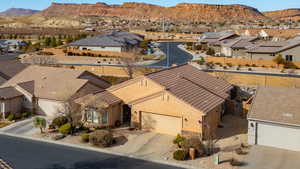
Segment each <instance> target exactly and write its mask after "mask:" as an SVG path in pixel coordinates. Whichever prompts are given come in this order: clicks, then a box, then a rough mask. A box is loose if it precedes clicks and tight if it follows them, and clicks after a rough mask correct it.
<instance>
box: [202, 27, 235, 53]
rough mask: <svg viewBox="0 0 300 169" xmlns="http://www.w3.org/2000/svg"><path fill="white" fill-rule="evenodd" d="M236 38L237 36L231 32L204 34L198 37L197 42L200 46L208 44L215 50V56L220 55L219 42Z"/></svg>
mask: <svg viewBox="0 0 300 169" xmlns="http://www.w3.org/2000/svg"><path fill="white" fill-rule="evenodd" d="M236 37H238V35H237V34H236V33H235V32H234V31H231V30H226V31H221V32H206V33H204V34H203V35H202V36H201V37H200V39H199V42H200V43H201V44H208V46H210V47H212V48H213V49H214V50H215V52H216V54H220V53H221V42H222V41H224V40H228V39H234V38H236Z"/></svg>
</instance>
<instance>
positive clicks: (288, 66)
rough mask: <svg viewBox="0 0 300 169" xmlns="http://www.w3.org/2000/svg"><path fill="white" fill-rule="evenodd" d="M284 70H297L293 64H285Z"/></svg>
mask: <svg viewBox="0 0 300 169" xmlns="http://www.w3.org/2000/svg"><path fill="white" fill-rule="evenodd" d="M284 68H285V69H297V68H298V67H297V66H296V65H295V64H294V63H293V62H285V64H284Z"/></svg>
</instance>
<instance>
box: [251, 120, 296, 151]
mask: <svg viewBox="0 0 300 169" xmlns="http://www.w3.org/2000/svg"><path fill="white" fill-rule="evenodd" d="M257 127H258V128H257V144H258V145H264V146H272V147H277V148H282V149H288V150H294V151H300V128H293V127H286V126H279V125H274V124H261V123H258V126H257Z"/></svg>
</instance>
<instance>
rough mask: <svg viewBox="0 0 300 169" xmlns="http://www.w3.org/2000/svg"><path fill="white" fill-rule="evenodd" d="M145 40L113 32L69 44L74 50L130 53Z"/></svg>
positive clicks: (126, 33)
mask: <svg viewBox="0 0 300 169" xmlns="http://www.w3.org/2000/svg"><path fill="white" fill-rule="evenodd" d="M143 40H144V36H143V35H139V34H135V33H129V32H112V33H108V34H103V35H98V36H95V37H89V38H86V39H81V40H78V41H75V42H72V43H70V44H69V47H70V48H72V49H79V50H87V51H104V52H128V51H130V50H131V49H133V48H134V47H138V45H139V43H140V42H141V41H143Z"/></svg>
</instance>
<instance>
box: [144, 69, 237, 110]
mask: <svg viewBox="0 0 300 169" xmlns="http://www.w3.org/2000/svg"><path fill="white" fill-rule="evenodd" d="M146 77H147V78H149V79H151V80H153V81H154V82H156V83H158V84H160V85H161V86H163V87H164V88H165V89H166V90H167V91H169V92H170V93H172V94H173V95H174V96H175V97H177V98H179V99H181V100H183V101H184V102H186V103H188V104H190V105H192V106H193V107H195V108H197V109H198V110H200V111H202V112H203V113H207V112H209V111H210V110H211V109H213V108H215V107H216V106H217V105H219V104H220V103H222V102H224V101H225V99H226V98H228V97H229V91H230V90H231V89H232V88H233V86H232V85H231V84H229V83H228V82H226V81H224V80H222V79H218V78H216V77H213V76H211V75H209V74H207V73H205V72H203V71H201V70H199V69H197V68H195V67H194V66H192V65H189V64H185V65H181V66H177V67H172V68H168V69H164V70H161V71H158V72H154V73H150V74H147V75H146Z"/></svg>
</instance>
